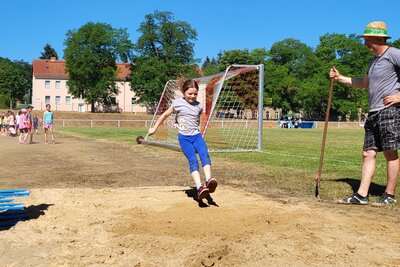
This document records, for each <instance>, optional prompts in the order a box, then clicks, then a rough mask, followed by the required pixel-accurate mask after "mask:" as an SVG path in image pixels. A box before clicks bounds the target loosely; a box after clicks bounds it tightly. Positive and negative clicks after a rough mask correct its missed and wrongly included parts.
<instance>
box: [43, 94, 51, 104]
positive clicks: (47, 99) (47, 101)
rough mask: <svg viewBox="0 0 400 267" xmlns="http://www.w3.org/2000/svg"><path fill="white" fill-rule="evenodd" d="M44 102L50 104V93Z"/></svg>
mask: <svg viewBox="0 0 400 267" xmlns="http://www.w3.org/2000/svg"><path fill="white" fill-rule="evenodd" d="M44 103H45V104H50V96H49V95H46V96H45V97H44Z"/></svg>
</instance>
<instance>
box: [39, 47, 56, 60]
mask: <svg viewBox="0 0 400 267" xmlns="http://www.w3.org/2000/svg"><path fill="white" fill-rule="evenodd" d="M43 50H44V51H43V52H41V56H40V57H39V58H40V59H50V58H52V57H55V58H56V59H58V54H57V52H56V50H55V49H54V48H53V47H52V46H51V45H50V44H46V45H45V46H44V48H43Z"/></svg>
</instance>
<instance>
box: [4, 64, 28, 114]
mask: <svg viewBox="0 0 400 267" xmlns="http://www.w3.org/2000/svg"><path fill="white" fill-rule="evenodd" d="M25 64H27V63H25ZM31 79H32V76H30V77H29V78H27V73H26V71H25V69H24V68H23V67H22V64H21V63H20V62H17V63H16V62H12V61H10V60H9V59H5V58H0V95H2V97H3V100H5V102H6V104H7V105H9V107H10V109H12V107H13V103H15V101H16V100H22V98H23V97H24V96H25V95H26V94H29V90H30V85H31V84H30V81H31Z"/></svg>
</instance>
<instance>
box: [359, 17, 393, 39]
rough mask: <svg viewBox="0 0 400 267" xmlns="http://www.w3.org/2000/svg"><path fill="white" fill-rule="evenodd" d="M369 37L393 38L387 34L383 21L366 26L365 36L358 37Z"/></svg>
mask: <svg viewBox="0 0 400 267" xmlns="http://www.w3.org/2000/svg"><path fill="white" fill-rule="evenodd" d="M367 36H375V37H384V38H386V39H389V38H391V37H390V36H389V35H388V34H387V26H386V23H385V22H383V21H373V22H371V23H369V24H368V25H367V26H365V30H364V34H362V35H359V36H358V37H367Z"/></svg>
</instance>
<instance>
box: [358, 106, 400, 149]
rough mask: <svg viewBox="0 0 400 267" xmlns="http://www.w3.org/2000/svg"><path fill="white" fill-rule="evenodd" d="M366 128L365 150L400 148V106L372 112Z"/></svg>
mask: <svg viewBox="0 0 400 267" xmlns="http://www.w3.org/2000/svg"><path fill="white" fill-rule="evenodd" d="M364 129H365V138H364V146H363V150H364V151H365V150H377V151H387V150H398V149H399V148H400V106H392V107H388V108H385V109H382V110H379V111H375V112H370V113H369V114H368V118H367V120H366V121H365V125H364Z"/></svg>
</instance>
